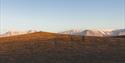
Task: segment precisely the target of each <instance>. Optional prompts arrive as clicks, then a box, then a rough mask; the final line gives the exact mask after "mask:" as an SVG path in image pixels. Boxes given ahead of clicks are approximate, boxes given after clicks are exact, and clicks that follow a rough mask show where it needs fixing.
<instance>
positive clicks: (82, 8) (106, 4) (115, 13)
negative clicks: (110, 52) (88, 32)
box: [0, 0, 125, 32]
mask: <svg viewBox="0 0 125 63" xmlns="http://www.w3.org/2000/svg"><path fill="white" fill-rule="evenodd" d="M124 23H125V0H0V32H5V31H8V30H29V29H32V30H41V31H49V32H59V31H64V30H70V29H82V30H84V29H93V28H105V29H121V28H124V27H125V26H124V25H125V24H124Z"/></svg>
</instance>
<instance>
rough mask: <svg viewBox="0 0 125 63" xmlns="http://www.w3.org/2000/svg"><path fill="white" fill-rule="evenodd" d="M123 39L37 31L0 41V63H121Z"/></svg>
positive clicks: (123, 46)
mask: <svg viewBox="0 0 125 63" xmlns="http://www.w3.org/2000/svg"><path fill="white" fill-rule="evenodd" d="M124 41H125V37H122V38H120V37H118V38H117V37H85V36H75V35H66V34H56V33H49V32H36V33H30V34H24V35H18V36H10V37H2V38H0V63H98V62H99V63H124V62H125V60H124V59H125V58H124V57H125V51H124V50H125V42H124Z"/></svg>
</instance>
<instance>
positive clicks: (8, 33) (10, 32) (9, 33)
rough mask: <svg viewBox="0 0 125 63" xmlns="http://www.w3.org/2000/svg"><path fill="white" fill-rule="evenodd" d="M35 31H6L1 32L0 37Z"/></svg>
mask: <svg viewBox="0 0 125 63" xmlns="http://www.w3.org/2000/svg"><path fill="white" fill-rule="evenodd" d="M34 32H37V31H36V30H28V31H8V32H5V33H3V34H0V37H7V36H15V35H22V34H28V33H34Z"/></svg>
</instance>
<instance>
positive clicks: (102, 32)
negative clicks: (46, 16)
mask: <svg viewBox="0 0 125 63" xmlns="http://www.w3.org/2000/svg"><path fill="white" fill-rule="evenodd" d="M34 32H38V31H36V30H28V31H8V32H6V33H3V34H0V37H7V36H14V35H22V34H28V33H34ZM59 34H70V35H81V36H98V37H105V36H121V35H125V29H115V30H113V29H87V30H83V31H82V30H67V31H63V32H59Z"/></svg>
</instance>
